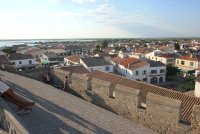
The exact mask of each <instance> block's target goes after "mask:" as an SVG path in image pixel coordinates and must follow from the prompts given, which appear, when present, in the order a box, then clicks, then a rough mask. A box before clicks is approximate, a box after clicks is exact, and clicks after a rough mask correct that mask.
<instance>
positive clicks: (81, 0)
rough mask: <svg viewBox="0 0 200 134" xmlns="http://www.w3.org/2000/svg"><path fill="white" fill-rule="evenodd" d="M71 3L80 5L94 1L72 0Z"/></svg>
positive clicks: (93, 0)
mask: <svg viewBox="0 0 200 134" xmlns="http://www.w3.org/2000/svg"><path fill="white" fill-rule="evenodd" d="M72 1H73V2H76V3H79V4H82V3H93V2H95V0H72Z"/></svg>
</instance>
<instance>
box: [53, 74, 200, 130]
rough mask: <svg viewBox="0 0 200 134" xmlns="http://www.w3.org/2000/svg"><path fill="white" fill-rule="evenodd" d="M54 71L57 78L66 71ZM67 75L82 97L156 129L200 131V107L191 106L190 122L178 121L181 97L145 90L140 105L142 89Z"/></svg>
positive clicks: (78, 75)
mask: <svg viewBox="0 0 200 134" xmlns="http://www.w3.org/2000/svg"><path fill="white" fill-rule="evenodd" d="M58 72H59V71H58ZM54 73H55V75H56V76H57V77H60V79H62V77H63V75H64V74H65V72H64V71H63V72H62V73H63V75H62V76H61V75H59V73H58V74H56V73H57V72H54ZM67 74H70V73H66V75H67ZM70 75H71V84H70V87H71V88H72V89H73V90H74V91H75V92H77V93H78V94H79V95H81V96H82V97H83V98H84V99H85V100H88V101H90V102H92V103H94V104H96V105H98V106H100V107H103V108H105V109H108V110H110V111H112V112H115V113H117V114H119V115H122V116H123V117H126V118H128V119H131V120H134V121H135V122H137V123H140V124H142V125H144V126H146V127H148V128H150V129H152V130H154V131H156V132H159V133H167V134H177V133H180V134H186V133H196V132H199V130H200V125H199V124H200V106H195V107H194V108H193V112H192V115H193V116H192V117H193V119H192V122H191V124H188V123H185V122H183V121H182V120H181V116H180V115H181V111H182V102H181V101H180V100H175V99H171V98H168V97H163V96H160V95H156V94H153V93H148V94H147V97H146V104H145V105H142V101H141V96H144V92H142V90H141V89H140V90H139V89H133V88H129V87H126V86H122V85H112V83H110V82H107V81H103V80H99V79H95V78H93V79H91V78H89V77H87V76H84V75H80V74H75V73H72V74H70Z"/></svg>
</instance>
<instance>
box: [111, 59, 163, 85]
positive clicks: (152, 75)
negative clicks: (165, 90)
mask: <svg viewBox="0 0 200 134" xmlns="http://www.w3.org/2000/svg"><path fill="white" fill-rule="evenodd" d="M111 63H112V64H114V65H115V67H114V68H115V70H116V71H117V73H118V74H119V75H122V76H124V77H127V78H130V79H135V80H140V81H144V82H148V83H155V84H156V83H162V82H165V74H166V66H165V65H164V64H162V63H161V62H155V61H151V60H146V61H142V60H139V59H136V58H119V57H117V58H113V59H112V62H111Z"/></svg>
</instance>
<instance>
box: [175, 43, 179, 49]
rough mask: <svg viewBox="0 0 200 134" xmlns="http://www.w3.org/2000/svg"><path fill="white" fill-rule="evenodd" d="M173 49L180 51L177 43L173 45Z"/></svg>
mask: <svg viewBox="0 0 200 134" xmlns="http://www.w3.org/2000/svg"><path fill="white" fill-rule="evenodd" d="M174 48H175V50H180V45H179V43H177V42H176V43H175V44H174Z"/></svg>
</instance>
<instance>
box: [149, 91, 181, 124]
mask: <svg viewBox="0 0 200 134" xmlns="http://www.w3.org/2000/svg"><path fill="white" fill-rule="evenodd" d="M181 108H182V102H181V101H180V100H175V99H171V98H168V97H163V96H160V95H156V94H152V93H149V94H148V95H147V108H146V113H147V114H150V115H152V116H153V118H155V120H160V119H163V120H164V121H168V122H171V123H175V124H178V123H179V120H180V112H181Z"/></svg>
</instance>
